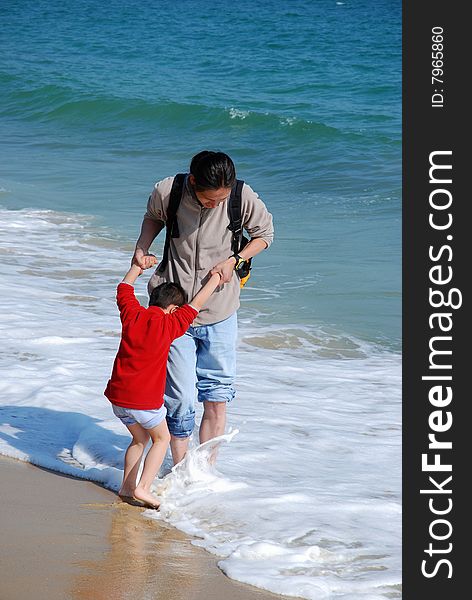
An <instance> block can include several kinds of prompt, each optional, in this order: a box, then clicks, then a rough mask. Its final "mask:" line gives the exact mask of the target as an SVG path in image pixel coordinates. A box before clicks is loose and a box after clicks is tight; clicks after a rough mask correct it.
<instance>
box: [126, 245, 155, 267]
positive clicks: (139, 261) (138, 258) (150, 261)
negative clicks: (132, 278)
mask: <svg viewBox="0 0 472 600" xmlns="http://www.w3.org/2000/svg"><path fill="white" fill-rule="evenodd" d="M155 264H157V258H156V257H155V256H154V254H145V253H144V250H142V249H141V248H136V250H135V251H134V255H133V258H132V260H131V265H136V266H138V267H140V268H141V269H143V270H144V269H150V268H151V267H153V266H154V265H155Z"/></svg>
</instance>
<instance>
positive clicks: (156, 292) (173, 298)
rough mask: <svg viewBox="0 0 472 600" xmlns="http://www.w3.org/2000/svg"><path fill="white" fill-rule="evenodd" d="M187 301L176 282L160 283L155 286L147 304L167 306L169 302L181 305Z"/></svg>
mask: <svg viewBox="0 0 472 600" xmlns="http://www.w3.org/2000/svg"><path fill="white" fill-rule="evenodd" d="M186 301H187V295H186V294H185V292H184V290H183V288H182V286H181V285H179V284H178V283H172V282H167V283H161V284H160V285H158V286H157V287H155V288H154V289H153V290H152V292H151V296H150V297H149V306H159V307H160V308H168V307H169V306H170V305H171V304H176V305H177V306H182V304H185V302H186Z"/></svg>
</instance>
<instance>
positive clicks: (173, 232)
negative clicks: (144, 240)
mask: <svg viewBox="0 0 472 600" xmlns="http://www.w3.org/2000/svg"><path fill="white" fill-rule="evenodd" d="M185 177H186V173H178V174H177V175H176V176H175V177H174V181H173V183H172V189H171V190H170V196H169V206H168V207H167V220H166V241H165V242H164V251H163V253H162V260H161V262H160V263H159V267H158V271H159V272H160V273H162V272H163V271H164V269H165V268H166V266H167V263H168V261H169V246H170V238H171V237H173V238H178V237H179V225H178V223H177V210H178V209H179V205H180V201H181V199H182V192H183V189H184V183H185Z"/></svg>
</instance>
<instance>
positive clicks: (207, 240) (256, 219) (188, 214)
mask: <svg viewBox="0 0 472 600" xmlns="http://www.w3.org/2000/svg"><path fill="white" fill-rule="evenodd" d="M173 181H174V178H173V177H167V178H166V179H163V180H162V181H159V182H157V183H156V185H155V186H154V189H153V190H152V193H151V195H150V197H149V201H148V204H147V211H146V213H145V215H144V218H145V219H152V220H154V221H157V222H159V224H160V225H161V230H162V229H163V228H164V226H165V222H166V219H167V208H168V206H169V197H170V191H171V188H172V183H173ZM241 217H242V223H243V227H244V229H245V230H246V231H247V232H248V234H249V236H250V237H251V239H254V238H261V239H263V240H264V241H265V242H266V243H267V246H270V244H271V243H272V240H273V237H274V228H273V224H272V215H271V214H270V212H269V211H268V210H267V208H266V206H265V204H264V203H263V202H262V200H261V199H260V198H259V196H258V195H257V194H256V192H254V190H253V189H252V188H251V187H249V186H248V185H247V184H244V186H243V189H242V195H241ZM177 222H178V226H179V233H180V237H178V238H171V241H170V247H169V261H168V263H167V266H166V268H165V270H164V272H163V273H159V272H158V270H156V272H155V273H154V274H153V275H152V277H151V279H150V280H149V285H148V290H149V293H150V292H151V291H152V290H153V289H154V288H155V287H156V286H157V285H159V284H160V283H163V282H164V281H173V282H177V283H180V285H181V286H182V287H183V288H184V290H185V292H186V293H187V295H188V300H191V299H192V298H193V296H195V294H196V293H197V292H198V291H199V289H200V288H201V287H202V285H203V284H204V279H205V277H206V276H207V275H208V272H209V271H210V270H211V269H212V268H213V267H214V266H215V265H217V264H218V263H219V262H221V261H223V260H226V259H227V258H228V257H230V256H231V255H232V254H233V251H232V249H231V240H232V233H231V231H230V230H229V229H228V225H229V223H230V219H229V214H228V201H227V200H225V201H224V202H222V203H221V204H219V205H218V206H217V207H216V208H205V207H204V206H202V205H201V204H200V202H199V201H198V199H197V197H196V196H195V193H194V191H193V189H192V187H191V186H190V183H189V182H188V177H187V180H186V182H185V185H184V191H183V195H182V200H181V202H180V205H179V209H178V211H177ZM239 292H240V287H239V278H238V276H237V274H236V272H234V273H233V277H232V279H231V281H230V282H229V283H226V284H225V285H223V286H220V287H219V288H217V289H216V291H215V292H214V293H213V294H212V296H211V297H210V299H209V300H208V302H207V304H206V305H205V306H204V307H203V308H202V310H201V311H200V312H199V314H198V316H197V317H196V318H195V321H194V322H193V323H192V325H193V326H198V325H209V324H211V323H217V322H218V321H223V320H224V319H226V318H228V317H230V316H231V315H232V314H233V313H234V312H235V311H236V310H237V309H238V308H239V304H240V303H239Z"/></svg>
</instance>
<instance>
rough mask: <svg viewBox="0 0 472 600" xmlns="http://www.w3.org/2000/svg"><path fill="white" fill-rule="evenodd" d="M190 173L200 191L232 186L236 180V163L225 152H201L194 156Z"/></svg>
mask: <svg viewBox="0 0 472 600" xmlns="http://www.w3.org/2000/svg"><path fill="white" fill-rule="evenodd" d="M190 173H191V174H192V175H193V176H194V177H195V187H196V188H197V190H198V191H202V190H217V189H219V188H230V187H233V184H234V182H235V181H236V169H235V168H234V163H233V161H232V160H231V158H230V157H229V156H228V155H227V154H225V153H224V152H212V151H210V150H203V151H202V152H199V153H198V154H196V155H195V156H194V157H193V158H192V162H191V163H190Z"/></svg>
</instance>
